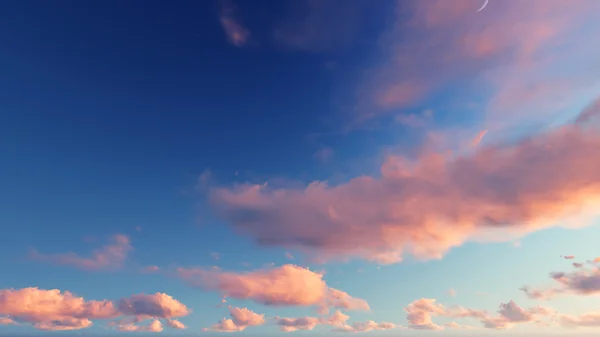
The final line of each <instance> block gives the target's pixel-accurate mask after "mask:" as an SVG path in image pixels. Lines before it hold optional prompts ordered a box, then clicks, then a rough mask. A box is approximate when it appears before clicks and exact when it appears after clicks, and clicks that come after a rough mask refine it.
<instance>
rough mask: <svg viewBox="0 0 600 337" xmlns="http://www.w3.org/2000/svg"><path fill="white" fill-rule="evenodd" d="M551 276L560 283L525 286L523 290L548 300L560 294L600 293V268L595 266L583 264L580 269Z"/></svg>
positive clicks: (587, 294) (590, 294)
mask: <svg viewBox="0 0 600 337" xmlns="http://www.w3.org/2000/svg"><path fill="white" fill-rule="evenodd" d="M550 278H551V279H552V280H554V281H555V282H556V283H558V285H557V286H551V287H546V288H534V287H531V286H524V287H522V288H521V290H522V291H523V292H525V294H526V295H527V296H528V297H529V298H533V299H542V300H548V299H551V298H553V297H556V296H558V295H564V294H572V295H581V296H592V295H600V269H599V268H597V267H593V268H591V269H588V268H584V266H583V265H581V266H580V267H578V270H576V271H574V272H571V273H565V272H552V273H550Z"/></svg>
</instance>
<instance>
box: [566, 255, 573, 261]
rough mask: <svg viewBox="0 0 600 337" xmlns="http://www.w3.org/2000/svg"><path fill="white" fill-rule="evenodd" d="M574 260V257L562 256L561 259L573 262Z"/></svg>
mask: <svg viewBox="0 0 600 337" xmlns="http://www.w3.org/2000/svg"><path fill="white" fill-rule="evenodd" d="M574 258H575V256H573V255H567V256H563V259H565V260H573V259H574Z"/></svg>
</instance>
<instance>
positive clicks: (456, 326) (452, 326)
mask: <svg viewBox="0 0 600 337" xmlns="http://www.w3.org/2000/svg"><path fill="white" fill-rule="evenodd" d="M444 327H446V328H448V329H457V330H472V329H475V327H472V326H470V325H463V324H458V323H456V322H450V323H447V324H444Z"/></svg>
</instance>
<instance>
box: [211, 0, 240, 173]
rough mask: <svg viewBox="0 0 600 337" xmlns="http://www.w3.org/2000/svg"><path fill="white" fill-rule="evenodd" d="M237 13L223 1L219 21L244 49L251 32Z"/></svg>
mask: <svg viewBox="0 0 600 337" xmlns="http://www.w3.org/2000/svg"><path fill="white" fill-rule="evenodd" d="M236 12H237V8H236V7H235V5H234V4H233V3H232V2H231V1H221V14H220V16H219V21H220V22H221V26H222V27H223V31H224V32H225V35H226V36H227V40H228V41H229V43H231V44H232V45H234V46H236V47H243V46H244V45H245V44H246V42H248V39H249V38H250V32H249V31H248V29H246V28H245V27H244V26H242V24H241V22H240V20H239V16H238V15H236V14H237V13H236ZM206 172H208V171H206ZM203 175H204V174H203Z"/></svg>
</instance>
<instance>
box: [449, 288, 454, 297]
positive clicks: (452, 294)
mask: <svg viewBox="0 0 600 337" xmlns="http://www.w3.org/2000/svg"><path fill="white" fill-rule="evenodd" d="M448 295H450V296H451V297H456V290H454V289H452V288H450V289H448Z"/></svg>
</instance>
